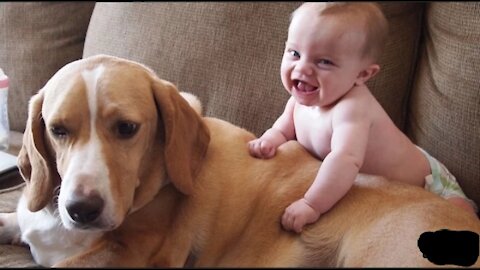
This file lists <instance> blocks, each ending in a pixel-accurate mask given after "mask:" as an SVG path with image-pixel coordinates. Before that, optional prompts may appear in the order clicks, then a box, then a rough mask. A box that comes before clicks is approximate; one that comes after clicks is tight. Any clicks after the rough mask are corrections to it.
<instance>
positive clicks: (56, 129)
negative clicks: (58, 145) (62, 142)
mask: <svg viewBox="0 0 480 270" xmlns="http://www.w3.org/2000/svg"><path fill="white" fill-rule="evenodd" d="M50 132H51V133H52V134H53V136H54V137H56V138H60V139H63V138H65V137H67V135H68V130H67V129H66V128H65V127H62V126H52V127H51V128H50Z"/></svg>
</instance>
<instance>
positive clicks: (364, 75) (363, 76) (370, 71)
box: [355, 64, 380, 85]
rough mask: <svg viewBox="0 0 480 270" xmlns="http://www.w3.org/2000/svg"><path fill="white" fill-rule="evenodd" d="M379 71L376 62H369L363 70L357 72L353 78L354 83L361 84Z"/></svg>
mask: <svg viewBox="0 0 480 270" xmlns="http://www.w3.org/2000/svg"><path fill="white" fill-rule="evenodd" d="M379 71H380V66H379V65H378V64H371V65H369V66H368V67H367V68H365V69H364V70H362V71H360V73H358V76H357V79H356V80H355V85H363V84H364V83H366V82H367V81H368V80H369V79H370V78H372V77H373V76H375V75H377V73H378V72H379Z"/></svg>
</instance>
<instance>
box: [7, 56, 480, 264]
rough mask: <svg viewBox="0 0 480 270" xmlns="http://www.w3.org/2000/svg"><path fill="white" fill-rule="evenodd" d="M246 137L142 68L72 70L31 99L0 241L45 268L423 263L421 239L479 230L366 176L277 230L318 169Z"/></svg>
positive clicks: (104, 61) (114, 60) (436, 202)
mask: <svg viewBox="0 0 480 270" xmlns="http://www.w3.org/2000/svg"><path fill="white" fill-rule="evenodd" d="M252 138H254V135H253V134H252V133H250V132H248V131H246V130H244V129H242V128H240V127H237V126H235V125H233V124H231V123H228V122H226V121H223V120H221V119H216V118H211V117H202V116H201V103H200V102H199V101H198V99H196V98H195V96H193V95H189V94H186V93H181V92H179V91H178V90H177V89H176V87H175V86H174V85H173V84H171V83H169V82H167V81H165V80H162V79H160V78H158V77H157V76H156V75H155V73H154V72H153V71H152V70H151V69H149V68H148V67H146V66H144V65H142V64H140V63H136V62H133V61H129V60H126V59H122V58H118V57H112V56H107V55H98V56H93V57H89V58H86V59H81V60H78V61H75V62H72V63H70V64H68V65H66V66H65V67H63V68H62V69H60V70H59V71H58V72H57V73H56V74H55V75H54V76H53V77H52V78H51V79H50V80H49V81H48V82H47V84H46V85H45V86H44V87H43V88H42V89H41V90H40V91H39V92H38V93H37V94H36V95H35V96H33V97H32V98H31V101H30V103H29V116H28V120H27V125H26V130H25V134H24V141H23V146H22V148H21V151H20V154H19V157H18V165H19V168H20V171H21V174H22V176H23V178H24V180H25V182H26V186H25V189H24V192H23V194H22V196H21V198H20V200H19V202H18V207H17V211H16V212H15V213H2V214H0V224H1V225H0V241H1V242H2V243H11V242H15V241H18V240H19V241H21V242H23V243H26V244H28V245H29V246H30V249H31V252H32V255H33V257H34V259H35V261H36V262H37V263H38V264H40V265H42V266H46V267H50V266H58V267H183V266H190V267H319V266H321V267H338V266H342V267H392V266H395V267H425V266H427V267H430V266H435V264H432V263H431V262H430V261H429V260H427V259H426V258H424V256H423V254H422V252H421V250H420V249H419V248H418V245H417V241H418V239H419V237H420V235H422V233H424V232H428V231H436V230H440V229H448V230H467V231H471V232H474V233H477V234H478V233H480V223H479V222H478V220H476V219H475V218H473V217H472V216H471V215H470V214H469V213H467V212H465V211H463V210H460V209H456V208H455V206H453V205H451V204H450V203H448V202H446V201H445V200H443V199H441V198H440V197H438V196H436V195H434V194H431V193H429V192H427V191H425V190H423V189H421V188H418V187H413V186H407V185H404V184H400V183H394V182H391V181H388V180H387V179H384V178H382V177H378V176H372V175H365V174H359V176H358V177H357V179H356V182H355V185H354V187H353V188H352V189H351V191H350V192H349V193H348V194H347V195H346V196H345V197H344V198H343V199H342V200H341V201H340V202H339V203H338V204H337V205H336V206H335V207H334V208H333V209H332V210H330V211H329V212H328V213H326V214H325V215H323V216H322V218H321V219H320V220H319V221H318V222H316V223H314V224H311V225H308V226H307V227H306V228H305V229H304V231H303V232H302V233H301V234H295V233H291V232H287V231H285V230H283V229H282V228H281V225H280V218H281V214H282V212H283V210H284V208H285V207H286V206H287V205H289V204H290V203H291V202H292V201H294V200H296V199H297V198H299V197H301V196H302V194H304V192H305V190H306V189H307V188H308V186H309V185H310V183H311V181H312V180H313V179H314V175H315V174H316V172H317V170H318V167H319V166H321V162H320V161H318V160H316V159H315V158H313V157H312V156H311V155H309V154H308V153H307V152H306V151H305V150H304V149H303V148H302V147H301V146H300V145H299V144H298V143H296V142H294V141H291V142H289V143H287V144H285V145H282V146H281V147H280V148H279V149H278V152H277V155H276V157H275V158H273V159H268V160H262V159H256V158H253V157H251V156H250V155H249V154H248V148H247V142H248V141H249V140H251V139H252ZM299 165H301V166H299ZM476 266H480V264H478V263H477V264H476Z"/></svg>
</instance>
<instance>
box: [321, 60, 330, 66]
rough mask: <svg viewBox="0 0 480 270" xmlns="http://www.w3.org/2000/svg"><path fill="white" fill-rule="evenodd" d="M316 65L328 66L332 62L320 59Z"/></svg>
mask: <svg viewBox="0 0 480 270" xmlns="http://www.w3.org/2000/svg"><path fill="white" fill-rule="evenodd" d="M318 64H319V65H328V66H330V65H333V62H332V61H330V60H328V59H320V60H319V61H318Z"/></svg>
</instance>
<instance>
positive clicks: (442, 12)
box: [408, 2, 480, 204]
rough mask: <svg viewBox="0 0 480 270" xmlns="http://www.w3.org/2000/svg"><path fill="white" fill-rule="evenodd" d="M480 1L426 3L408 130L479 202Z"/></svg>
mask: <svg viewBox="0 0 480 270" xmlns="http://www.w3.org/2000/svg"><path fill="white" fill-rule="evenodd" d="M479 14H480V3H479V2H462V3H460V2H458V3H457V2H452V3H446V2H445V3H443V2H442V3H431V4H430V5H429V6H428V9H427V10H426V17H425V20H426V23H425V33H424V40H423V43H424V46H423V48H424V50H423V51H422V53H421V63H420V64H419V70H418V73H417V76H416V82H415V86H414V88H413V92H412V97H411V101H410V102H411V105H410V106H409V108H410V121H409V129H408V134H409V135H410V137H412V139H413V140H414V141H415V142H417V144H419V145H420V146H421V147H423V148H424V149H425V150H427V151H428V152H429V153H430V154H431V155H433V156H435V157H436V158H437V159H438V160H440V161H441V162H443V163H444V164H445V166H446V167H447V168H448V169H449V170H450V172H451V173H452V174H453V175H454V176H456V178H457V181H458V182H459V184H460V185H461V187H462V189H463V190H464V192H465V194H466V195H467V196H469V197H470V198H472V199H473V200H474V201H476V202H477V204H478V203H480V185H479V181H480V83H479V74H480V46H479V44H480V16H479Z"/></svg>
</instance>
